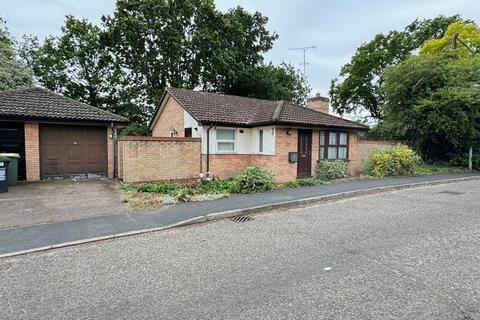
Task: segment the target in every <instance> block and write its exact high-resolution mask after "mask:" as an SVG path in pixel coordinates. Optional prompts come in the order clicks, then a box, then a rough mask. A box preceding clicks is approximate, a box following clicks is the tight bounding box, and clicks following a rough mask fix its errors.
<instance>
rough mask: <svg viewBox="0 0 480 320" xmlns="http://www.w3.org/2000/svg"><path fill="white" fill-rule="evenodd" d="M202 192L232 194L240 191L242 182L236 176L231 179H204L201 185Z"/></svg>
mask: <svg viewBox="0 0 480 320" xmlns="http://www.w3.org/2000/svg"><path fill="white" fill-rule="evenodd" d="M198 189H199V192H200V193H206V194H225V193H227V194H232V193H240V184H239V183H238V181H237V180H236V179H234V178H231V179H224V180H220V179H214V180H210V181H207V180H202V182H201V185H200V186H199V188H198Z"/></svg>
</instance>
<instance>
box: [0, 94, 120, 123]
mask: <svg viewBox="0 0 480 320" xmlns="http://www.w3.org/2000/svg"><path fill="white" fill-rule="evenodd" d="M0 117H18V118H39V119H58V120H85V121H105V122H121V123H126V122H128V119H127V118H124V117H121V116H118V115H116V114H113V113H111V112H108V111H105V110H102V109H99V108H96V107H93V106H90V105H88V104H85V103H82V102H79V101H76V100H73V99H70V98H67V97H64V96H61V95H59V94H56V93H53V92H51V91H49V90H46V89H42V88H31V89H23V90H9V91H2V92H0Z"/></svg>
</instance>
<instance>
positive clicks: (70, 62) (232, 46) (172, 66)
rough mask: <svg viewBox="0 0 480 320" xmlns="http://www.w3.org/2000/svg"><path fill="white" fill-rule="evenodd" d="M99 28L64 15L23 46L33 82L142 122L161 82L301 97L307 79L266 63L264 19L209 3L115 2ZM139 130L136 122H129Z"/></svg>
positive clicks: (269, 41) (270, 36)
mask: <svg viewBox="0 0 480 320" xmlns="http://www.w3.org/2000/svg"><path fill="white" fill-rule="evenodd" d="M102 21H103V25H102V26H100V27H99V26H95V25H93V24H91V23H89V22H88V21H86V20H77V19H75V18H73V17H67V19H66V22H65V26H63V27H62V34H61V35H60V36H59V37H49V38H47V39H46V40H45V41H44V42H42V43H39V42H38V40H36V39H35V38H33V39H30V40H29V41H27V42H26V44H25V45H24V50H23V53H24V54H23V56H24V57H25V60H26V61H29V63H30V65H31V66H32V68H33V70H34V72H35V76H36V78H37V80H38V82H39V83H41V84H42V85H44V86H46V87H47V88H49V89H51V90H54V91H56V92H59V93H61V94H64V95H67V96H69V97H72V98H75V99H78V100H81V101H84V102H87V103H89V104H92V105H95V106H99V107H103V108H106V109H108V110H111V111H114V112H117V113H119V114H122V115H124V116H127V117H129V118H130V119H131V120H134V121H135V122H137V123H140V124H142V123H143V124H144V123H145V122H146V120H147V119H148V117H149V115H150V114H151V112H152V111H153V109H154V106H155V105H156V104H157V103H158V102H159V100H160V99H161V96H162V95H163V92H164V89H165V87H167V86H174V87H186V88H196V89H202V90H206V91H222V92H225V93H232V94H239V95H246V96H255V97H259V98H267V99H283V100H289V101H295V102H301V101H303V100H304V99H305V97H306V96H307V93H308V91H309V88H308V84H307V83H306V81H305V79H304V78H303V77H302V76H301V75H300V73H298V72H297V71H296V70H294V69H293V68H292V67H291V66H288V65H283V64H282V65H279V66H274V65H271V64H266V63H265V62H264V60H263V54H264V53H265V52H267V51H268V50H270V49H271V48H272V46H273V42H274V41H275V40H276V39H277V37H278V36H277V35H276V34H275V33H273V32H270V31H269V30H267V28H266V24H267V21H268V19H267V18H266V17H265V16H263V15H262V14H260V13H258V12H254V13H250V12H248V11H246V10H244V9H243V8H241V7H235V8H233V9H231V10H229V11H227V12H220V11H219V10H217V9H216V8H215V5H214V3H213V0H185V1H174V0H117V3H116V8H115V11H114V13H113V14H112V15H111V16H103V17H102ZM134 127H135V128H136V129H135V131H138V130H137V129H138V127H139V126H138V125H136V124H135V125H134Z"/></svg>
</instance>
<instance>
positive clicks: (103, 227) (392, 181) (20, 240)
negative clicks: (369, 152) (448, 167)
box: [0, 173, 480, 257]
mask: <svg viewBox="0 0 480 320" xmlns="http://www.w3.org/2000/svg"><path fill="white" fill-rule="evenodd" d="M469 177H471V178H480V174H478V173H471V174H470V173H462V174H441V175H433V176H420V177H404V178H388V179H379V180H364V181H352V182H340V183H333V184H328V185H321V186H317V187H305V188H297V189H285V190H278V191H273V192H267V193H262V194H246V195H235V196H231V197H228V198H223V199H220V200H216V201H209V202H189V203H183V204H178V205H174V206H166V207H164V208H162V209H160V210H159V211H156V212H153V213H152V212H150V213H140V214H134V215H124V214H119V215H108V216H100V217H92V218H87V219H79V220H70V221H64V222H57V223H48V224H41V225H34V226H27V227H18V228H11V229H3V230H0V257H1V256H5V255H11V254H14V253H18V252H23V251H27V252H28V251H31V250H37V249H46V248H49V247H57V246H64V245H66V244H75V243H77V242H84V241H86V240H90V239H92V240H93V239H102V238H108V237H111V236H113V235H119V234H128V233H138V232H142V230H155V229H161V228H166V227H168V226H172V225H175V224H179V223H182V221H186V220H189V219H194V218H200V217H205V216H206V215H211V214H215V213H221V212H225V211H232V210H242V209H248V208H252V207H257V208H258V207H260V209H261V208H262V207H263V206H272V205H275V204H285V203H288V202H295V201H299V200H300V201H301V200H302V199H309V198H314V197H320V196H328V195H334V194H339V193H345V192H352V191H357V190H368V189H375V188H385V187H395V186H407V185H409V184H417V183H425V182H433V181H438V180H444V181H445V182H447V180H451V179H462V178H469ZM266 209H268V208H266ZM238 214H241V211H239V212H238ZM219 216H221V215H219ZM200 221H201V220H200ZM203 221H205V220H203Z"/></svg>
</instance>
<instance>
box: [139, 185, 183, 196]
mask: <svg viewBox="0 0 480 320" xmlns="http://www.w3.org/2000/svg"><path fill="white" fill-rule="evenodd" d="M134 188H135V189H136V191H138V192H153V193H161V194H173V193H175V192H177V191H178V190H179V189H180V188H181V187H180V185H178V184H176V183H170V182H162V183H142V184H139V185H136V186H135V187H134Z"/></svg>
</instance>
